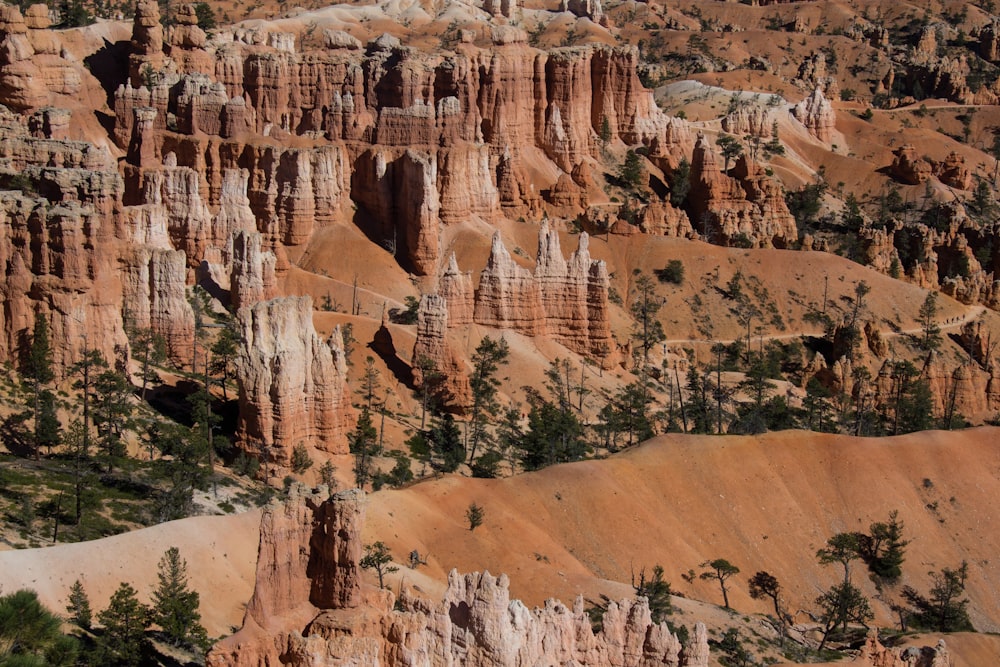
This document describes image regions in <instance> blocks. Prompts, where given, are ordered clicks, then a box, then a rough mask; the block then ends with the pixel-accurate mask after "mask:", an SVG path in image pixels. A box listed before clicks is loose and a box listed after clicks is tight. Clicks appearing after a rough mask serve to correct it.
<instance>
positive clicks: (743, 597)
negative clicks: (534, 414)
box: [365, 428, 1000, 631]
mask: <svg viewBox="0 0 1000 667" xmlns="http://www.w3.org/2000/svg"><path fill="white" fill-rule="evenodd" d="M998 433H1000V431H998V430H997V429H994V428H979V429H972V430H969V431H963V432H951V433H944V432H928V433H918V434H913V435H909V436H905V437H899V438H889V439H881V440H879V439H855V438H846V437H842V436H829V435H816V434H812V433H805V432H801V431H790V432H783V433H774V434H768V435H765V436H762V437H725V438H717V437H715V438H713V437H695V436H664V437H660V438H656V439H654V440H652V441H650V442H648V443H646V444H645V445H643V446H641V447H639V448H637V449H635V450H632V451H628V452H625V453H623V454H620V455H618V456H614V457H611V458H609V459H607V460H603V461H588V462H584V463H578V464H571V465H563V466H557V467H553V468H550V469H547V470H543V471H541V472H539V473H535V474H530V475H522V476H519V477H515V478H511V479H506V480H497V481H492V480H470V479H460V478H447V479H442V480H438V481H435V482H431V483H425V484H421V485H418V486H414V487H412V488H410V489H406V490H402V491H390V492H386V493H379V494H375V495H374V496H373V497H372V499H371V507H370V509H369V512H368V517H369V518H368V525H367V529H366V536H365V539H366V541H371V540H373V539H382V540H384V541H385V542H386V543H387V544H388V545H389V546H390V547H391V548H392V550H393V553H395V554H396V555H397V558H398V559H400V560H402V559H403V558H404V555H405V554H408V553H409V552H410V551H411V550H413V549H417V550H419V551H420V553H421V554H428V553H429V554H430V557H429V559H428V561H429V564H428V568H421V571H424V572H427V571H428V570H430V572H429V573H430V574H431V575H432V576H434V577H436V578H441V577H442V576H443V575H444V573H445V572H446V571H447V570H448V569H449V568H452V567H457V568H459V569H460V570H472V569H482V568H488V569H489V570H490V571H493V572H496V571H503V572H507V573H508V574H510V578H511V589H512V594H513V595H516V596H519V597H521V598H523V599H525V600H526V601H528V602H530V603H539V602H541V601H542V600H543V599H544V598H545V597H547V596H550V595H554V596H558V597H561V598H563V599H569V598H570V597H571V596H572V595H575V594H576V593H577V592H580V591H583V592H584V593H586V594H588V595H593V594H595V593H596V592H598V590H600V585H599V582H597V581H596V579H611V580H616V581H626V582H627V581H629V580H630V576H631V572H632V571H635V572H638V570H639V569H640V568H641V567H646V568H647V569H648V568H651V567H652V566H653V565H655V564H661V565H663V567H664V568H665V570H666V573H667V577H668V579H669V580H670V581H671V582H672V583H673V584H674V587H675V589H679V590H680V591H682V592H684V593H685V594H687V595H689V596H691V597H695V598H697V599H702V600H709V601H713V602H721V600H720V594H719V591H718V588H717V587H713V586H712V585H711V584H710V582H701V581H697V582H695V583H694V584H693V585H688V584H686V583H685V582H684V581H683V580H681V578H680V574H681V573H684V572H687V571H688V569H690V568H694V569H696V570H697V569H698V565H699V563H702V562H704V561H705V560H707V559H712V558H727V559H728V560H730V561H731V562H732V563H734V564H736V565H737V566H738V567H740V568H741V570H742V574H741V575H740V576H739V580H738V581H736V582H734V585H733V589H734V590H733V592H732V593H731V594H730V600H731V602H732V604H733V606H734V607H735V608H736V609H737V610H739V611H761V612H764V611H766V607H765V606H764V605H762V604H760V603H759V602H757V601H754V600H752V599H751V598H750V597H749V595H748V594H747V587H746V577H748V576H750V575H752V574H753V572H755V571H757V570H759V569H766V570H768V571H770V572H771V573H773V574H774V575H775V576H777V577H778V578H779V580H781V581H782V583H783V584H784V586H785V588H786V589H787V594H788V598H789V602H790V605H789V606H790V607H791V609H792V610H793V611H794V610H800V609H807V608H811V607H812V600H814V599H815V598H816V596H817V595H818V594H819V592H820V591H821V589H823V588H824V587H826V586H829V585H830V584H832V583H834V582H835V581H836V578H837V577H839V576H840V573H839V572H838V571H837V569H835V568H833V567H825V568H824V567H820V566H819V565H818V564H817V563H816V559H815V553H816V550H817V549H818V548H820V547H821V546H823V544H824V543H825V541H826V539H827V537H828V536H830V535H831V534H833V533H835V532H840V531H851V530H866V529H867V528H868V526H869V524H870V523H871V522H872V521H876V520H885V519H886V518H887V517H888V514H889V512H890V511H892V510H893V509H898V510H899V513H900V518H901V519H902V520H903V521H904V523H905V534H906V536H907V537H908V538H909V539H910V540H911V541H912V542H911V544H910V546H909V547H908V550H907V554H906V562H905V563H904V579H903V582H902V583H905V584H909V585H911V586H913V587H915V588H917V589H918V590H927V589H928V588H929V586H930V578H929V577H928V576H927V572H928V571H930V570H932V569H938V568H941V567H944V566H952V567H954V566H957V565H958V564H959V563H960V562H961V561H962V560H963V559H965V560H968V561H969V571H970V577H969V584H968V587H969V591H968V593H969V598H970V599H971V601H972V619H973V622H974V624H975V625H976V627H977V628H978V629H980V630H984V631H996V630H997V629H998V627H1000V595H998V591H997V589H996V586H995V585H994V584H995V582H997V581H1000V562H998V560H997V559H996V557H995V556H996V554H997V553H998V552H1000V511H998V510H997V504H996V499H997V498H998V497H1000V475H998V473H1000V447H998V446H997V445H996V444H995V442H996V436H997V435H998ZM925 480H928V481H926V482H925ZM471 502H476V503H477V504H479V505H481V506H482V507H483V508H484V509H485V512H486V520H485V522H484V524H483V525H482V526H481V527H480V528H477V529H476V530H475V531H474V532H470V531H469V530H468V525H467V523H466V520H465V517H464V514H465V510H466V508H467V507H468V505H469V503H471ZM865 575H866V572H865V571H864V567H863V565H860V564H856V565H855V567H854V579H855V581H856V582H858V583H860V584H862V587H863V588H864V589H865V590H866V592H867V593H868V594H869V595H875V593H876V591H875V588H874V586H873V585H872V584H871V583H870V582H869V581H868V580H867V577H866V576H865ZM890 595H891V593H890ZM874 606H875V608H876V611H877V612H878V613H879V618H878V620H879V621H880V622H883V623H885V624H886V625H890V624H891V623H892V620H893V616H892V615H891V614H890V613H889V609H888V607H887V606H886V605H885V604H883V603H878V602H875V603H874ZM797 620H799V621H803V622H805V621H808V617H807V616H806V615H805V614H804V613H800V614H798V616H797Z"/></svg>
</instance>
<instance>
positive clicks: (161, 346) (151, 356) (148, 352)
mask: <svg viewBox="0 0 1000 667" xmlns="http://www.w3.org/2000/svg"><path fill="white" fill-rule="evenodd" d="M129 344H130V345H131V347H132V356H133V358H134V359H136V360H137V361H138V362H139V378H140V380H141V381H142V384H141V385H140V387H139V398H140V399H141V400H143V401H145V400H146V389H147V388H148V387H149V385H150V384H151V383H156V382H159V381H160V376H159V375H157V373H156V371H155V370H154V366H159V365H160V364H162V363H163V362H164V361H165V360H166V358H167V342H166V340H165V339H164V338H163V336H161V335H160V334H158V333H156V332H154V331H153V330H152V329H150V328H148V327H147V328H130V329H129Z"/></svg>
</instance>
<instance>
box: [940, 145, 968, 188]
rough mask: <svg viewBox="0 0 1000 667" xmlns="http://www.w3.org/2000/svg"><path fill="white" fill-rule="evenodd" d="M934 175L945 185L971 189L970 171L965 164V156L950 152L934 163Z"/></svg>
mask: <svg viewBox="0 0 1000 667" xmlns="http://www.w3.org/2000/svg"><path fill="white" fill-rule="evenodd" d="M934 175H935V176H937V177H938V180H940V181H941V182H942V183H944V184H945V185H947V186H949V187H952V188H958V189H959V190H971V189H972V171H971V170H970V169H969V167H968V166H966V164H965V158H964V157H963V156H961V155H959V154H958V153H955V152H951V153H949V154H948V157H946V158H945V159H944V160H942V161H941V162H939V163H938V164H936V165H935V168H934Z"/></svg>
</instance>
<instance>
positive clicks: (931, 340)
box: [917, 292, 941, 351]
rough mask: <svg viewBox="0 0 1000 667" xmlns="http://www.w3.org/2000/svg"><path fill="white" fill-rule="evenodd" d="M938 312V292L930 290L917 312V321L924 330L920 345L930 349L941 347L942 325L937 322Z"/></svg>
mask: <svg viewBox="0 0 1000 667" xmlns="http://www.w3.org/2000/svg"><path fill="white" fill-rule="evenodd" d="M937 313H938V306H937V292H928V293H927V298H925V299H924V302H923V303H922V304H920V310H919V311H918V313H917V321H918V322H920V329H921V331H922V332H923V338H921V340H920V347H921V348H923V349H925V350H928V351H929V350H936V349H937V348H939V347H941V327H939V326H938V324H937V319H936V318H937Z"/></svg>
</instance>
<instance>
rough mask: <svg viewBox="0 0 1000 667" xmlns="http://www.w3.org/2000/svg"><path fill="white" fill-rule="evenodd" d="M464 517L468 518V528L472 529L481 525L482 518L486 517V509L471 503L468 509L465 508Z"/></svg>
mask: <svg viewBox="0 0 1000 667" xmlns="http://www.w3.org/2000/svg"><path fill="white" fill-rule="evenodd" d="M465 518H466V519H468V520H469V530H470V531H473V530H475V529H476V528H478V527H479V526H481V525H483V520H484V519H485V518H486V510H484V509H483V508H482V507H480V506H479V505H477V504H476V503H471V504H469V507H468V509H466V510H465Z"/></svg>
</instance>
